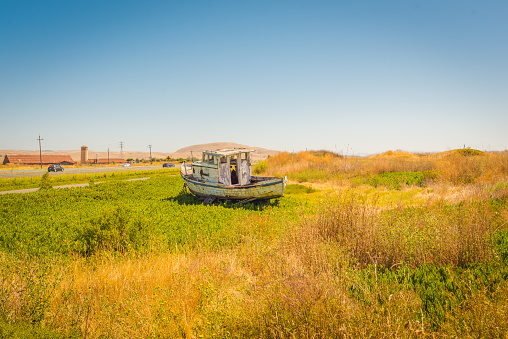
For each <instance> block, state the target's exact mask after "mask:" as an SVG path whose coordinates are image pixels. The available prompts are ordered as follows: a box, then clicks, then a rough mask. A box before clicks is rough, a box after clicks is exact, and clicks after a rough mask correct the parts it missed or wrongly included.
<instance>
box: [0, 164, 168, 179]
mask: <svg viewBox="0 0 508 339" xmlns="http://www.w3.org/2000/svg"><path fill="white" fill-rule="evenodd" d="M153 169H162V165H156V166H132V167H78V168H72V167H70V166H69V167H65V168H64V171H63V172H49V175H61V174H84V173H86V174H89V173H106V172H119V171H144V170H153ZM47 171H48V169H47V167H46V168H43V169H24V170H0V178H21V177H40V176H42V175H43V174H44V173H46V172H47Z"/></svg>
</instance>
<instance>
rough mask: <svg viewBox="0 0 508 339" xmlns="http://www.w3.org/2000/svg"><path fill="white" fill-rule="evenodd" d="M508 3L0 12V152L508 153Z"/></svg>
mask: <svg viewBox="0 0 508 339" xmlns="http://www.w3.org/2000/svg"><path fill="white" fill-rule="evenodd" d="M507 18H508V2H506V1H488V0H487V1H467V0H461V1H437V0H435V1H434V0H425V1H410V0H400V1H396V0H393V1H392V0H387V1H380V0H372V1H368V0H365V1H320V0H316V1H273V0H272V1H263V0H260V1H221V0H217V1H200V0H195V1H129V0H122V1H107V0H101V1H90V0H88V1H79V0H75V1H67V0H65V1H64V0H47V1H39V0H33V1H28V0H25V1H24V0H2V1H0V125H1V132H0V149H6V148H17V149H26V150H36V149H38V142H37V140H36V139H37V137H38V135H39V134H40V135H41V137H42V138H43V139H44V141H43V149H52V150H66V149H79V147H80V146H81V145H87V146H88V147H89V148H90V149H91V150H94V151H105V150H107V148H110V149H111V150H112V151H118V150H119V149H120V141H122V142H123V143H124V150H132V151H147V150H148V145H153V147H152V151H157V152H174V151H176V150H177V149H179V148H182V147H185V146H189V145H193V144H201V143H209V142H219V141H231V142H237V143H241V144H247V145H250V146H258V147H265V148H270V149H276V150H287V151H298V150H305V149H306V148H307V149H328V150H333V151H338V152H343V153H346V152H348V153H349V154H352V153H355V154H373V153H380V152H384V151H387V150H395V149H402V150H406V151H413V152H438V151H444V150H448V149H453V148H459V147H463V146H464V145H465V146H469V147H473V148H477V149H482V150H504V149H508V128H507V127H508V38H507V37H508V20H507Z"/></svg>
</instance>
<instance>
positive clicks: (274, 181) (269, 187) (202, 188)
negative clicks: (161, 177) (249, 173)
mask: <svg viewBox="0 0 508 339" xmlns="http://www.w3.org/2000/svg"><path fill="white" fill-rule="evenodd" d="M181 176H182V178H183V180H185V182H186V183H187V187H188V188H189V190H190V191H191V193H192V194H194V195H195V196H197V197H209V196H214V197H219V198H221V199H229V200H243V199H252V198H255V199H273V198H279V197H282V196H284V188H285V187H286V180H285V179H284V178H275V177H270V178H262V180H261V181H259V182H256V183H254V184H250V185H243V186H238V185H229V186H226V185H223V184H219V183H212V182H201V181H198V180H194V179H193V178H192V177H191V176H190V175H184V174H181ZM253 179H256V177H253ZM263 179H265V180H263Z"/></svg>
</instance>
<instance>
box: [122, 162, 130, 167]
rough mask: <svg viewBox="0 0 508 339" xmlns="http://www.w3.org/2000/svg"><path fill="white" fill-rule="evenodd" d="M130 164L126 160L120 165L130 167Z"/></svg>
mask: <svg viewBox="0 0 508 339" xmlns="http://www.w3.org/2000/svg"><path fill="white" fill-rule="evenodd" d="M130 166H131V163H130V162H126V163H125V164H123V165H122V167H130Z"/></svg>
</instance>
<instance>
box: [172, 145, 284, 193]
mask: <svg viewBox="0 0 508 339" xmlns="http://www.w3.org/2000/svg"><path fill="white" fill-rule="evenodd" d="M251 152H253V150H248V149H245V148H234V149H222V150H216V151H204V152H203V155H202V159H201V161H194V162H192V164H190V165H189V164H187V163H185V162H184V163H183V164H182V167H181V170H180V175H181V176H182V178H183V179H184V180H185V185H186V187H187V188H188V189H189V190H190V192H191V193H192V194H194V195H195V196H197V197H198V198H201V199H203V200H205V202H212V201H214V200H237V201H240V202H251V201H255V200H268V199H273V198H279V197H282V196H283V195H284V188H285V187H286V182H287V178H285V177H284V178H277V177H256V176H252V175H251V154H250V153H251Z"/></svg>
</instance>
